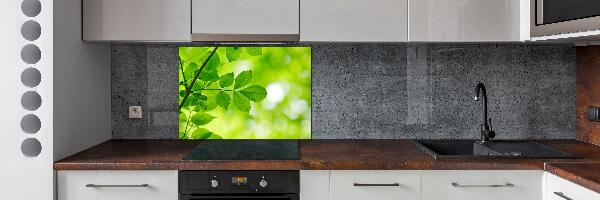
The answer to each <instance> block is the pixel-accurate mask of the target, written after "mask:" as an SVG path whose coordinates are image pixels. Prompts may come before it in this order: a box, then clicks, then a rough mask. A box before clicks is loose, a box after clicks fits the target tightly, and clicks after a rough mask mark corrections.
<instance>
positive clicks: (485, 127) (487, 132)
mask: <svg viewBox="0 0 600 200" xmlns="http://www.w3.org/2000/svg"><path fill="white" fill-rule="evenodd" d="M480 94H481V95H480ZM473 99H474V100H475V101H479V100H480V99H483V101H482V103H481V105H482V107H483V123H482V124H481V126H482V129H481V142H487V141H490V140H491V139H492V138H494V137H495V136H496V134H495V132H494V131H492V130H491V129H490V124H488V105H487V93H486V91H485V85H483V83H478V84H477V87H475V96H474V97H473ZM490 123H491V119H490Z"/></svg>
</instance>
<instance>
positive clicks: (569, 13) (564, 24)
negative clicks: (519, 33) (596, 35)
mask: <svg viewBox="0 0 600 200" xmlns="http://www.w3.org/2000/svg"><path fill="white" fill-rule="evenodd" d="M531 10H532V13H531V15H532V29H531V35H532V36H533V37H540V36H551V35H559V34H569V33H577V32H586V31H594V30H600V0H532V9H531Z"/></svg>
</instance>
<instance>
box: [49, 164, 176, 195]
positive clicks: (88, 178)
mask: <svg viewBox="0 0 600 200" xmlns="http://www.w3.org/2000/svg"><path fill="white" fill-rule="evenodd" d="M56 182H57V193H58V200H85V199H94V200H135V199H140V200H141V199H143V200H177V199H178V196H179V194H178V193H177V186H178V183H177V171H150V170H145V171H96V170H92V171H85V170H80V171H58V172H57V180H56ZM90 184H93V185H90ZM143 184H147V185H146V186H143Z"/></svg>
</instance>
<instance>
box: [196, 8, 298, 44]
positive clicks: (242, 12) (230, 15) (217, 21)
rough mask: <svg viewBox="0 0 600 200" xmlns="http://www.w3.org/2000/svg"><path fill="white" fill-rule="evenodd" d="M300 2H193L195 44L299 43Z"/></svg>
mask: <svg viewBox="0 0 600 200" xmlns="http://www.w3.org/2000/svg"><path fill="white" fill-rule="evenodd" d="M299 4H300V2H299V0H192V40H194V41H280V40H283V41H289V40H295V41H298V34H299V32H300V31H299V29H300V27H299V23H300V22H299V18H300V13H299V12H300V5H299Z"/></svg>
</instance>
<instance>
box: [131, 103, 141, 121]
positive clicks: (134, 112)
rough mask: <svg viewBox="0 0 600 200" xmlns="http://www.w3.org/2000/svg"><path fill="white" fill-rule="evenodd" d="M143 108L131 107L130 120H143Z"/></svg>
mask: <svg viewBox="0 0 600 200" xmlns="http://www.w3.org/2000/svg"><path fill="white" fill-rule="evenodd" d="M141 118H142V106H129V119H141Z"/></svg>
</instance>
